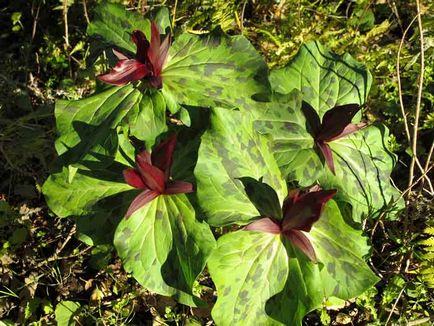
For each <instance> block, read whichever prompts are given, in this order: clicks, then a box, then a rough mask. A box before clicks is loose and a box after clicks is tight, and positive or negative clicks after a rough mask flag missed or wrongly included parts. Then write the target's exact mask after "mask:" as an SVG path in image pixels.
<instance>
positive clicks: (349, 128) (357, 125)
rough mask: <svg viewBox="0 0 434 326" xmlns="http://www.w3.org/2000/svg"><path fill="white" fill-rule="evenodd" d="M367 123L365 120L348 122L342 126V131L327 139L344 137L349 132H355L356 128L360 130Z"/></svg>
mask: <svg viewBox="0 0 434 326" xmlns="http://www.w3.org/2000/svg"><path fill="white" fill-rule="evenodd" d="M367 125H368V124H367V123H366V122H360V123H355V124H354V123H350V124H349V125H347V126H346V127H345V128H344V130H342V132H341V133H340V134H339V135H337V136H335V137H333V138H332V139H330V140H329V141H332V140H336V139H339V138H342V137H345V136H347V135H349V134H352V133H353V132H356V131H358V130H360V129H362V128H365V127H366V126H367Z"/></svg>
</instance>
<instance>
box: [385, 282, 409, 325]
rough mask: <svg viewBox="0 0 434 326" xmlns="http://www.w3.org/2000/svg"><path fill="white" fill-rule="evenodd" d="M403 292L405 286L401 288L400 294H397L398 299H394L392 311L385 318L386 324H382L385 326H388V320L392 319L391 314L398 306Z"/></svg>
mask: <svg viewBox="0 0 434 326" xmlns="http://www.w3.org/2000/svg"><path fill="white" fill-rule="evenodd" d="M404 290H405V285H404V287H403V288H402V290H401V292H399V295H398V297H397V298H396V300H395V302H394V303H393V306H392V311H391V312H390V313H389V316H387V320H386V323H385V324H384V325H385V326H387V325H388V324H389V320H390V318H391V317H392V315H393V312H394V311H395V308H396V305H397V304H398V302H399V300H400V299H401V297H402V294H403V293H404Z"/></svg>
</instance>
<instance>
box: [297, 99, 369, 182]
mask: <svg viewBox="0 0 434 326" xmlns="http://www.w3.org/2000/svg"><path fill="white" fill-rule="evenodd" d="M359 110H360V106H359V105H358V104H347V105H341V106H336V107H334V108H332V109H330V110H328V111H327V112H326V113H325V114H324V116H323V119H322V122H320V118H319V116H318V113H317V112H316V111H315V109H314V108H312V107H311V106H310V105H309V104H308V103H307V102H303V106H302V111H303V113H304V115H305V117H306V120H307V123H308V127H309V129H310V131H311V133H312V135H313V137H314V140H315V145H316V146H317V147H318V148H319V150H320V151H321V153H322V155H323V156H324V160H325V162H326V164H327V166H328V167H329V169H330V171H331V172H332V173H333V174H336V173H335V165H334V162H333V154H332V150H331V148H330V146H329V144H328V143H329V142H331V141H333V140H336V139H339V138H342V137H344V136H347V135H349V134H351V133H353V132H356V131H357V130H359V129H361V128H363V127H365V126H366V123H363V122H362V123H357V124H354V123H351V120H352V119H353V117H354V116H355V114H356V113H357V112H358V111H359Z"/></svg>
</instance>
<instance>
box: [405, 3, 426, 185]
mask: <svg viewBox="0 0 434 326" xmlns="http://www.w3.org/2000/svg"><path fill="white" fill-rule="evenodd" d="M416 8H417V22H418V26H419V41H420V75H419V82H418V89H417V100H416V115H415V118H414V127H413V139H412V140H413V143H412V158H411V163H410V172H409V180H408V186H409V188H410V192H411V187H412V182H413V177H414V166H415V163H416V158H417V137H418V127H419V116H420V110H421V104H422V91H423V79H424V73H425V49H424V44H425V41H424V36H423V25H422V13H421V11H420V1H419V0H416Z"/></svg>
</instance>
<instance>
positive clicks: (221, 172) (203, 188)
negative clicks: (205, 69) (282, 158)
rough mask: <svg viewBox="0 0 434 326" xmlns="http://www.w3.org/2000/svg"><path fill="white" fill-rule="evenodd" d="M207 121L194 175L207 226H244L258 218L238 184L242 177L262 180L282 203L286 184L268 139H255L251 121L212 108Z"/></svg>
mask: <svg viewBox="0 0 434 326" xmlns="http://www.w3.org/2000/svg"><path fill="white" fill-rule="evenodd" d="M210 121H211V126H210V129H208V130H207V131H206V132H205V134H204V135H203V136H202V142H201V146H200V149H199V157H198V161H197V164H196V168H195V171H194V174H195V177H196V180H197V196H198V199H199V203H200V204H201V207H202V209H203V210H204V212H205V215H206V219H207V222H208V223H209V224H210V225H213V226H221V225H228V224H232V223H240V224H246V223H247V222H249V221H251V220H252V219H253V218H254V217H256V216H259V215H260V214H259V212H258V210H257V208H256V207H255V206H254V205H253V204H252V203H251V202H250V201H249V200H248V197H247V194H246V193H245V190H244V186H243V183H242V182H241V181H240V180H238V179H239V178H242V177H251V178H254V179H259V178H262V180H263V182H265V183H267V184H268V185H270V186H271V187H272V188H273V189H274V190H275V191H276V192H277V194H278V197H279V200H280V202H281V203H282V202H283V199H284V196H285V195H286V191H287V190H286V184H285V182H284V181H283V180H282V179H281V178H280V171H279V168H278V166H277V164H276V162H275V160H274V158H273V155H272V154H271V152H270V145H269V143H270V141H269V139H267V138H266V137H264V136H261V135H258V134H257V133H256V132H255V130H254V129H253V125H252V122H251V120H250V118H249V117H248V116H247V115H245V114H243V113H241V112H238V111H228V110H224V109H217V108H215V109H213V111H212V114H211V118H210ZM210 171H212V173H210ZM235 207H236V209H234V208H235Z"/></svg>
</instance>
